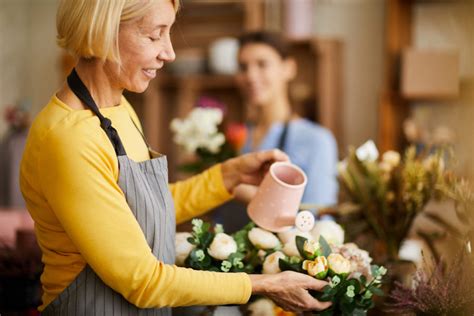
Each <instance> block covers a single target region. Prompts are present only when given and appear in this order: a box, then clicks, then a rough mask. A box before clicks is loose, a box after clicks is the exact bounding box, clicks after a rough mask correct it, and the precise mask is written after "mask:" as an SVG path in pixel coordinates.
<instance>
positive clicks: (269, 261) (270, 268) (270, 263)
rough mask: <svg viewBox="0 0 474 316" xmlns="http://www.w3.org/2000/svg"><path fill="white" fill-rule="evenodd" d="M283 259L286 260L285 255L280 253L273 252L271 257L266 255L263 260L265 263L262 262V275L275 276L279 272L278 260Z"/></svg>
mask: <svg viewBox="0 0 474 316" xmlns="http://www.w3.org/2000/svg"><path fill="white" fill-rule="evenodd" d="M285 258H286V256H285V254H284V253H283V252H281V251H275V252H274V253H272V254H271V255H268V256H267V257H266V258H265V261H264V262H263V269H262V273H263V274H275V273H279V272H281V270H280V266H279V262H278V261H279V260H280V259H285Z"/></svg>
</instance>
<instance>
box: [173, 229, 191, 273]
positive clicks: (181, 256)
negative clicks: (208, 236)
mask: <svg viewBox="0 0 474 316" xmlns="http://www.w3.org/2000/svg"><path fill="white" fill-rule="evenodd" d="M190 237H192V235H191V234H190V233H187V232H185V233H176V239H175V248H176V265H178V266H184V261H185V260H186V258H187V257H188V256H189V254H190V253H191V251H192V250H193V249H194V248H195V247H196V246H195V245H193V244H191V243H189V241H188V238H190Z"/></svg>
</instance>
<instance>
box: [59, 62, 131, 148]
mask: <svg viewBox="0 0 474 316" xmlns="http://www.w3.org/2000/svg"><path fill="white" fill-rule="evenodd" d="M67 84H68V85H69V88H71V90H72V92H74V94H75V95H76V96H77V97H78V98H79V99H80V100H81V101H82V102H84V104H85V105H86V106H87V107H88V108H89V109H90V110H91V111H92V112H93V113H94V114H95V115H96V116H97V117H98V118H99V120H100V127H102V129H103V130H104V132H105V133H106V134H107V137H108V138H109V139H110V141H111V142H112V145H113V146H114V149H115V154H116V155H117V156H125V155H127V153H126V152H125V148H124V147H123V144H122V140H121V139H120V137H119V135H118V133H117V130H116V129H115V128H114V127H113V126H112V121H110V120H109V119H108V118H106V117H104V116H103V115H102V113H100V111H99V107H98V106H97V104H96V103H95V101H94V99H93V98H92V96H91V94H90V92H89V90H87V87H86V86H85V84H84V83H83V82H82V80H81V78H79V76H78V74H77V72H76V69H74V68H73V69H72V71H71V74H70V75H69V76H68V77H67Z"/></svg>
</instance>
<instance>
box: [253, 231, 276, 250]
mask: <svg viewBox="0 0 474 316" xmlns="http://www.w3.org/2000/svg"><path fill="white" fill-rule="evenodd" d="M248 237H249V240H250V242H251V243H252V244H253V245H254V246H255V247H257V248H259V249H274V248H276V247H278V246H279V245H280V241H279V240H278V238H277V236H275V235H274V234H273V233H271V232H269V231H267V230H264V229H261V228H257V227H254V228H252V229H251V230H250V231H249V234H248Z"/></svg>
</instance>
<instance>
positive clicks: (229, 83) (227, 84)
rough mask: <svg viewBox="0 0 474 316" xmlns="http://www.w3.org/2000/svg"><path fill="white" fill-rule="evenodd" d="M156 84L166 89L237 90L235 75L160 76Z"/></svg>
mask: <svg viewBox="0 0 474 316" xmlns="http://www.w3.org/2000/svg"><path fill="white" fill-rule="evenodd" d="M154 84H156V85H159V86H164V87H170V86H171V87H178V86H182V85H193V86H199V87H200V88H201V89H222V88H223V89H226V88H235V79H234V76H233V75H218V74H192V75H173V74H166V73H164V74H159V75H158V76H157V78H156V80H155V81H154Z"/></svg>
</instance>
